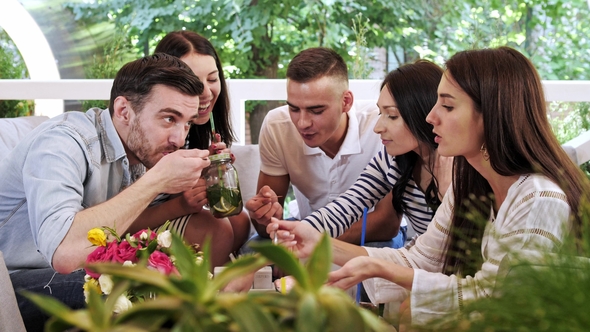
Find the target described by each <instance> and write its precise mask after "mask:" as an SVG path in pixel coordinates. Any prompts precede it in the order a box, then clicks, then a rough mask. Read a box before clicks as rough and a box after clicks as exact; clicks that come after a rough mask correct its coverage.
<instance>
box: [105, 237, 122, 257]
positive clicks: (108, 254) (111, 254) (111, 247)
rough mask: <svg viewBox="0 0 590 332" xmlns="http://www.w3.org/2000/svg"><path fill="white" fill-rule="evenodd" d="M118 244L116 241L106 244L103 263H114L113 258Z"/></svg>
mask: <svg viewBox="0 0 590 332" xmlns="http://www.w3.org/2000/svg"><path fill="white" fill-rule="evenodd" d="M118 249H119V244H118V243H117V242H116V241H113V242H110V243H109V244H107V252H106V253H105V262H116V261H117V260H116V259H115V257H116V256H117V250H118Z"/></svg>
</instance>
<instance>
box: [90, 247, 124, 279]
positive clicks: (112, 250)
mask: <svg viewBox="0 0 590 332" xmlns="http://www.w3.org/2000/svg"><path fill="white" fill-rule="evenodd" d="M117 247H118V244H117V242H114V241H113V242H111V243H109V244H107V246H106V247H103V246H100V247H96V249H94V251H93V252H91V253H90V255H88V257H86V265H88V264H91V263H96V262H111V261H113V258H114V257H115V254H116V252H117ZM84 269H85V270H86V274H88V275H89V276H91V277H92V278H96V279H98V277H100V273H95V272H92V270H90V269H88V268H87V267H85V268H84Z"/></svg>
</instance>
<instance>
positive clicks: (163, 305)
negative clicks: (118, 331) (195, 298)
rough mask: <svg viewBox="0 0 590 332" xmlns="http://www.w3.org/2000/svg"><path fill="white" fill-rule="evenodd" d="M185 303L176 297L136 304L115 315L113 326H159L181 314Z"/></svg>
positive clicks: (163, 297)
mask: <svg viewBox="0 0 590 332" xmlns="http://www.w3.org/2000/svg"><path fill="white" fill-rule="evenodd" d="M185 303H186V302H184V301H183V300H182V299H180V298H178V297H173V296H157V297H156V298H155V299H153V300H146V301H145V302H142V303H136V304H134V305H133V306H132V307H131V309H129V310H127V311H125V312H122V313H121V314H119V315H117V317H116V318H115V325H119V324H123V323H126V324H132V325H134V326H137V327H145V328H149V327H153V326H160V325H161V324H163V323H164V322H166V321H167V320H168V319H171V318H173V317H175V316H178V314H181V313H182V306H183V305H184V304H185Z"/></svg>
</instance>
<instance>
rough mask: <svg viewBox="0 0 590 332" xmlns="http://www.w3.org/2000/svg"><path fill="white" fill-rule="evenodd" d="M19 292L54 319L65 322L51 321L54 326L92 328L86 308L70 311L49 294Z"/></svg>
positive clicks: (90, 318)
mask: <svg viewBox="0 0 590 332" xmlns="http://www.w3.org/2000/svg"><path fill="white" fill-rule="evenodd" d="M21 294H22V295H23V296H24V297H26V298H28V299H29V300H31V301H32V302H33V303H35V304H36V305H37V306H38V307H39V308H41V309H42V310H43V311H45V312H46V313H48V314H49V315H51V316H53V317H54V318H55V319H57V320H59V321H61V322H63V323H65V324H61V323H58V322H54V323H52V324H53V326H54V328H57V327H59V326H65V325H69V326H76V327H79V328H81V329H83V330H92V329H93V323H92V322H93V321H92V317H90V313H89V311H88V310H78V311H72V310H71V309H70V308H69V307H67V306H66V305H65V304H63V303H61V302H60V301H58V300H56V299H55V298H53V297H51V296H46V295H40V294H35V293H32V292H28V291H21Z"/></svg>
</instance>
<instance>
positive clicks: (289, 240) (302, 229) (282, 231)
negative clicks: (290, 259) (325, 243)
mask: <svg viewBox="0 0 590 332" xmlns="http://www.w3.org/2000/svg"><path fill="white" fill-rule="evenodd" d="M266 231H267V232H268V234H270V235H271V238H274V236H275V233H276V239H277V244H281V245H283V246H285V247H287V248H289V249H291V250H293V253H294V254H295V255H296V256H297V257H299V258H307V257H309V256H310V255H311V253H312V252H313V250H314V249H315V247H316V246H317V244H318V243H319V242H320V239H321V238H322V234H321V233H320V232H318V231H317V230H316V229H315V228H313V226H311V225H310V224H308V223H305V222H300V221H289V220H279V219H277V218H272V222H271V223H270V224H268V226H267V227H266Z"/></svg>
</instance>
